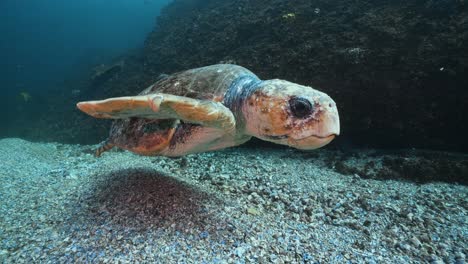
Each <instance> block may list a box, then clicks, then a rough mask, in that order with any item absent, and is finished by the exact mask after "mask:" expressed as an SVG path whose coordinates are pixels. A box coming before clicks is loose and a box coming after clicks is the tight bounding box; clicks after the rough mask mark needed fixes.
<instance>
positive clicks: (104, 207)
mask: <svg viewBox="0 0 468 264" xmlns="http://www.w3.org/2000/svg"><path fill="white" fill-rule="evenodd" d="M98 178H99V179H100V180H99V182H97V183H95V184H94V190H92V192H91V196H90V197H89V198H88V199H87V204H88V206H87V207H88V208H87V210H88V213H87V214H86V215H87V216H88V217H89V218H88V219H87V221H88V223H89V221H96V223H94V224H98V225H99V224H104V225H114V226H115V225H119V226H120V227H121V226H125V227H126V228H131V229H147V228H158V227H168V226H171V225H172V227H173V228H175V229H178V230H183V229H185V228H188V227H190V228H196V227H198V228H200V229H204V226H206V221H209V222H212V221H213V219H209V218H212V217H214V216H213V215H212V213H213V212H212V211H213V210H210V209H209V208H210V207H212V206H213V205H215V206H216V204H217V203H219V202H220V201H219V200H217V199H216V198H213V197H211V196H210V195H209V194H207V193H205V192H203V191H201V190H198V189H196V188H195V187H194V186H190V185H188V184H187V183H185V182H183V181H180V180H177V179H176V178H173V177H169V176H167V175H164V174H161V173H159V172H157V171H154V170H150V169H128V170H118V171H113V172H110V173H108V174H105V175H99V176H98ZM173 224H175V226H174V225H173Z"/></svg>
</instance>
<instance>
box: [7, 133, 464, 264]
mask: <svg viewBox="0 0 468 264" xmlns="http://www.w3.org/2000/svg"><path fill="white" fill-rule="evenodd" d="M95 147H96V146H80V145H63V144H52V143H44V144H41V143H31V142H28V141H24V140H21V139H1V140H0V160H1V163H0V180H1V185H0V199H1V204H0V262H1V263H69V262H92V263H95V262H103V263H105V262H110V263H129V262H130V263H134V262H147V263H419V262H424V263H431V262H432V263H465V261H466V255H467V254H468V252H467V249H468V245H467V238H468V224H467V221H468V220H467V209H468V208H467V204H468V199H467V197H468V188H467V186H464V185H459V184H455V183H441V182H432V183H425V184H420V183H415V182H412V181H401V180H373V179H364V178H361V177H359V175H343V174H340V173H337V172H336V170H334V169H333V168H331V167H330V166H329V165H327V164H328V163H327V162H326V159H327V158H329V157H330V156H333V155H336V152H335V151H331V150H327V149H326V148H325V149H321V150H317V151H315V152H314V154H313V155H312V154H311V155H309V154H307V153H303V152H300V151H296V150H292V149H247V148H233V149H227V150H223V151H218V152H211V153H204V154H197V155H189V156H187V157H184V158H178V159H170V158H165V157H141V156H137V155H134V154H131V153H129V152H123V151H111V152H107V153H105V154H104V155H103V156H102V157H101V158H95V157H94V156H93V155H92V150H93V148H95ZM374 156H375V155H374ZM368 158H369V159H372V158H373V157H368Z"/></svg>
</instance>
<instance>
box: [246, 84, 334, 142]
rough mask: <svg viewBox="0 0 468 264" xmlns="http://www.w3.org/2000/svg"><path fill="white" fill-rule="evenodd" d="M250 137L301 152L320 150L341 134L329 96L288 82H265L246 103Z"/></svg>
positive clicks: (247, 129)
mask: <svg viewBox="0 0 468 264" xmlns="http://www.w3.org/2000/svg"><path fill="white" fill-rule="evenodd" d="M242 112H243V113H244V118H245V122H246V124H245V129H246V134H249V135H251V136H254V137H257V138H260V139H263V140H266V141H270V142H273V143H277V144H282V145H288V146H291V147H294V148H298V149H316V148H320V147H322V146H324V145H326V144H328V143H330V141H332V140H333V139H334V138H335V136H337V135H339V133H340V120H339V116H338V110H337V107H336V104H335V102H334V101H333V100H332V99H331V98H330V97H329V96H328V95H327V94H325V93H323V92H320V91H317V90H315V89H313V88H311V87H307V86H302V85H298V84H295V83H291V82H288V81H284V80H277V79H275V80H268V81H264V82H261V83H260V84H259V85H258V86H257V87H256V89H255V91H254V92H252V93H251V94H250V95H249V96H248V97H247V98H246V100H245V101H244V104H243V107H242Z"/></svg>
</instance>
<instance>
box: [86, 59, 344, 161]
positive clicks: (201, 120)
mask: <svg viewBox="0 0 468 264" xmlns="http://www.w3.org/2000/svg"><path fill="white" fill-rule="evenodd" d="M77 106H78V108H79V109H80V110H81V111H83V112H85V113H87V114H89V115H91V116H93V117H96V118H110V119H116V120H115V121H114V122H113V124H112V127H111V130H110V136H109V138H108V139H107V140H106V141H105V142H104V144H103V145H102V146H101V147H100V148H99V149H98V150H97V151H96V155H97V156H100V155H101V154H102V152H104V151H106V150H109V149H111V148H112V147H114V146H117V147H120V148H122V149H126V150H130V151H132V152H135V153H138V154H141V155H163V156H182V155H186V154H190V153H197V152H204V151H210V150H217V149H222V148H227V147H231V146H236V145H239V144H242V143H244V142H246V141H248V140H249V139H250V138H251V137H252V136H254V137H257V138H260V139H262V140H266V141H270V142H274V143H278V144H283V145H289V146H291V147H294V148H298V149H315V148H319V147H322V146H324V145H326V144H328V143H329V142H330V141H332V140H333V138H334V137H335V136H336V135H338V134H339V133H340V123H339V117H338V110H337V108H336V104H335V102H334V101H333V100H332V99H331V98H330V97H329V96H328V95H326V94H325V93H322V92H320V91H317V90H315V89H312V88H311V87H306V86H302V85H298V84H295V83H291V82H288V81H284V80H278V79H274V80H266V81H262V80H260V79H259V78H258V77H257V76H256V75H255V74H253V73H252V72H251V71H249V70H247V69H246V68H243V67H241V66H237V65H230V64H218V65H212V66H207V67H202V68H197V69H192V70H187V71H182V72H178V73H175V74H172V75H167V76H164V77H162V78H161V79H159V80H158V81H157V82H156V83H154V84H153V85H151V86H149V87H148V88H146V89H145V90H144V91H142V92H141V93H140V94H139V95H137V96H126V97H116V98H110V99H106V100H102V101H87V102H80V103H78V104H77Z"/></svg>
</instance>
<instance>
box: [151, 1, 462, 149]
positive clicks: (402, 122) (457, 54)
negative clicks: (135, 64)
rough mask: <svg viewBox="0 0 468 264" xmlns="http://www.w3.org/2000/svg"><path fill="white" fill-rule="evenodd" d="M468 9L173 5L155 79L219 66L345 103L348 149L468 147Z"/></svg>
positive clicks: (384, 4) (159, 44)
mask: <svg viewBox="0 0 468 264" xmlns="http://www.w3.org/2000/svg"><path fill="white" fill-rule="evenodd" d="M467 17H468V11H467V4H466V3H465V2H464V1H432V0H429V1H390V2H389V1H357V2H356V1H349V0H339V1H333V3H331V2H330V1H308V0H296V1H283V0H273V1H254V0H241V1H205V0H204V1H183V0H182V1H175V2H174V3H173V4H172V5H170V6H168V7H167V8H166V10H165V12H163V14H162V15H161V17H160V18H159V20H158V26H157V28H156V29H155V30H154V31H153V33H152V34H151V35H150V36H149V37H148V39H147V41H146V48H145V56H144V57H145V63H146V65H147V67H148V69H149V70H150V71H154V72H155V74H156V73H158V72H160V71H165V72H173V71H177V70H181V69H188V68H193V67H197V66H201V65H208V64H213V63H218V62H231V63H237V64H240V65H243V66H245V67H247V68H249V69H251V70H252V71H254V72H255V73H257V74H258V75H259V76H260V77H261V78H264V79H269V78H283V79H287V80H290V81H293V82H297V83H301V84H307V85H311V86H313V87H317V88H319V89H321V90H323V91H325V92H327V93H328V94H330V95H331V96H332V97H333V98H335V100H336V101H337V102H338V105H339V107H340V109H339V110H340V112H341V119H342V127H343V136H342V138H344V139H345V141H346V142H345V143H352V144H359V145H363V144H365V145H368V146H378V147H421V148H438V149H458V150H460V149H465V150H466V149H467V148H468V143H467V142H468V141H467V140H465V136H466V135H467V134H468V126H467V125H466V124H467V123H468V115H466V114H464V113H467V112H468V111H467V110H468V106H467V104H466V102H468V90H467V89H466V87H468V78H467V77H466V76H468V48H467V47H468V46H467V44H468V19H467Z"/></svg>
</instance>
